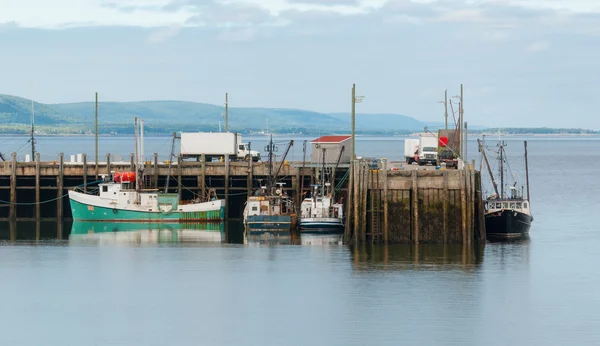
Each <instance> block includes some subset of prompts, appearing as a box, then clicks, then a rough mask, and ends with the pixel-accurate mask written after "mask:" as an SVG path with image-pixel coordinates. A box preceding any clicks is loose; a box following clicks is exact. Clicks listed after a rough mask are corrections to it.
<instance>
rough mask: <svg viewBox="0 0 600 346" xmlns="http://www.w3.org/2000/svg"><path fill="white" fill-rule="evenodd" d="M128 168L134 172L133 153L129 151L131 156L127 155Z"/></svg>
mask: <svg viewBox="0 0 600 346" xmlns="http://www.w3.org/2000/svg"><path fill="white" fill-rule="evenodd" d="M129 170H131V171H134V172H135V160H134V154H133V153H131V156H129ZM109 173H110V172H109Z"/></svg>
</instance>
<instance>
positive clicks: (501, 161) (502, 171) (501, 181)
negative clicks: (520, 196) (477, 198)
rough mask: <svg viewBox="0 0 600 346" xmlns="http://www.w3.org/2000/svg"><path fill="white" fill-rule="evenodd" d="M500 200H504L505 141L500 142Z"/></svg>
mask: <svg viewBox="0 0 600 346" xmlns="http://www.w3.org/2000/svg"><path fill="white" fill-rule="evenodd" d="M500 192H501V194H500V198H504V141H502V142H500Z"/></svg>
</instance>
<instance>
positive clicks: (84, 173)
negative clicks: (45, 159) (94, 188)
mask: <svg viewBox="0 0 600 346" xmlns="http://www.w3.org/2000/svg"><path fill="white" fill-rule="evenodd" d="M82 157H83V193H87V175H88V167H87V155H86V154H85V153H83V155H82ZM36 161H37V159H36ZM35 170H36V174H37V171H38V170H39V163H36V167H35Z"/></svg>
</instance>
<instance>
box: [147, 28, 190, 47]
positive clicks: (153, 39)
mask: <svg viewBox="0 0 600 346" xmlns="http://www.w3.org/2000/svg"><path fill="white" fill-rule="evenodd" d="M180 30H181V26H180V25H171V26H168V27H165V28H160V29H157V30H155V31H154V32H152V33H151V34H150V35H148V37H147V38H146V42H148V43H161V42H164V41H166V40H168V39H170V38H172V37H174V36H175V35H177V33H179V31H180Z"/></svg>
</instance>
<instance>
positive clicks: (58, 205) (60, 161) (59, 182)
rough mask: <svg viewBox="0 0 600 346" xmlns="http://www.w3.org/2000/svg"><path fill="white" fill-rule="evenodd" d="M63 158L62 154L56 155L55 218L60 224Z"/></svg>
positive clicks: (61, 214) (62, 192)
mask: <svg viewBox="0 0 600 346" xmlns="http://www.w3.org/2000/svg"><path fill="white" fill-rule="evenodd" d="M64 158H65V155H64V154H63V153H60V154H58V176H57V177H56V186H57V196H56V197H57V198H58V199H57V200H56V208H57V209H56V217H57V219H58V220H60V221H61V222H62V219H63V215H64V213H63V195H64V176H63V174H64Z"/></svg>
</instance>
